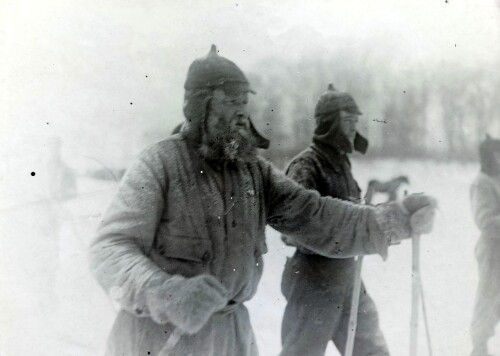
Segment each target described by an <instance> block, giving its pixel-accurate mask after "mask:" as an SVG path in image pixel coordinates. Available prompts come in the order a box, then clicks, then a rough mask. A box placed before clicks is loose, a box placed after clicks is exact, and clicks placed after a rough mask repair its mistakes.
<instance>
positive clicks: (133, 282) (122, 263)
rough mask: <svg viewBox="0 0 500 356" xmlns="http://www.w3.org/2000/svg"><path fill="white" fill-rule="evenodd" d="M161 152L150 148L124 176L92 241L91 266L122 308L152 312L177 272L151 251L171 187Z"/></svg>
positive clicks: (134, 311)
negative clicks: (160, 264)
mask: <svg viewBox="0 0 500 356" xmlns="http://www.w3.org/2000/svg"><path fill="white" fill-rule="evenodd" d="M167 185H168V183H167V176H166V172H164V168H163V165H162V161H161V158H160V157H159V154H155V153H154V151H151V150H149V151H148V150H147V151H145V152H144V153H143V154H142V155H141V156H140V158H139V159H138V160H137V161H136V162H135V163H134V164H133V165H132V166H131V167H130V169H129V170H128V172H127V174H126V175H125V176H124V178H123V180H122V182H121V183H120V186H119V188H118V191H117V193H116V196H115V198H114V200H113V201H112V203H111V206H110V207H109V209H108V211H107V212H106V214H105V215H104V218H103V220H102V223H101V226H100V227H99V229H98V231H97V237H96V239H95V240H94V241H93V243H92V244H91V246H90V256H89V257H90V268H91V272H92V273H93V275H94V276H95V278H96V279H97V281H98V282H99V284H100V285H101V286H102V287H103V288H104V289H105V290H106V291H107V292H108V293H109V294H110V296H111V297H112V298H113V299H115V300H116V301H118V302H119V303H120V305H121V307H122V308H124V309H125V310H127V311H129V312H131V313H134V314H135V315H137V316H151V303H153V301H154V300H155V296H158V295H161V293H164V292H165V291H166V290H167V289H168V288H167V282H168V280H169V279H170V278H171V276H170V275H168V274H167V273H166V272H165V271H163V270H161V269H160V268H159V267H158V266H157V265H156V264H155V263H154V262H153V261H152V260H151V259H150V258H149V257H148V253H149V252H150V251H151V248H152V245H153V241H154V237H155V233H156V228H157V226H158V224H159V222H160V219H161V217H162V214H163V210H164V205H165V200H164V199H165V196H166V192H167Z"/></svg>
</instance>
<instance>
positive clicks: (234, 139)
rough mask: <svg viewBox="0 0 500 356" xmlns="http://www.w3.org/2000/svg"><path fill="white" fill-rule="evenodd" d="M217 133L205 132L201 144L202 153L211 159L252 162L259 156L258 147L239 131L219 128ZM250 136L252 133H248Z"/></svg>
mask: <svg viewBox="0 0 500 356" xmlns="http://www.w3.org/2000/svg"><path fill="white" fill-rule="evenodd" d="M218 131H219V132H217V133H215V134H209V133H207V132H205V134H204V135H203V138H202V141H201V144H200V153H201V154H202V156H203V157H205V158H206V159H208V160H211V161H222V162H251V161H253V160H255V158H256V157H257V149H256V148H255V145H254V143H253V142H252V140H251V139H249V138H247V137H245V136H243V135H241V134H240V133H238V132H230V131H227V130H224V131H223V130H218ZM248 135H249V136H250V135H251V134H250V133H248Z"/></svg>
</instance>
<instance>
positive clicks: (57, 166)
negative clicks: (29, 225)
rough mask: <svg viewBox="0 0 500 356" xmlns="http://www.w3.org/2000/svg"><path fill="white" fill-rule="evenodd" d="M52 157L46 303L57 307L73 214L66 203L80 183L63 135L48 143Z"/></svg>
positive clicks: (49, 160)
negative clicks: (63, 253) (66, 153)
mask: <svg viewBox="0 0 500 356" xmlns="http://www.w3.org/2000/svg"><path fill="white" fill-rule="evenodd" d="M47 148H48V156H47V161H46V173H47V189H48V193H49V194H48V195H49V199H48V209H47V212H48V224H49V239H48V240H47V241H46V246H47V247H48V248H47V249H46V251H47V252H48V253H49V255H47V256H46V258H45V261H46V263H44V269H45V273H44V276H45V278H46V283H45V288H46V293H42V294H43V296H44V299H43V306H44V307H54V306H55V304H56V303H57V294H56V292H55V284H56V275H57V272H58V270H59V263H60V256H59V248H60V242H61V240H62V239H63V236H62V234H63V226H64V224H65V223H68V220H70V219H71V216H72V215H71V213H70V211H69V209H68V208H67V206H66V202H67V201H69V200H70V199H72V198H74V197H76V195H77V185H76V174H75V172H74V171H73V170H72V169H71V168H70V167H69V166H68V165H66V163H65V162H64V161H63V158H62V154H61V149H62V140H61V138H60V137H52V138H50V139H49V141H48V143H47Z"/></svg>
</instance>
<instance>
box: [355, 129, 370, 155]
mask: <svg viewBox="0 0 500 356" xmlns="http://www.w3.org/2000/svg"><path fill="white" fill-rule="evenodd" d="M354 149H355V150H356V151H358V152H360V153H362V154H365V153H366V151H367V150H368V140H367V139H366V138H364V137H363V136H361V135H360V134H359V133H358V132H356V136H354Z"/></svg>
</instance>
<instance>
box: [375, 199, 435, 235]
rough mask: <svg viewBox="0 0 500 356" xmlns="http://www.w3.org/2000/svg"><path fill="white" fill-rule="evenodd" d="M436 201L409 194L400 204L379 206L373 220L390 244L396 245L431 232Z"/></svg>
mask: <svg viewBox="0 0 500 356" xmlns="http://www.w3.org/2000/svg"><path fill="white" fill-rule="evenodd" d="M435 209H436V200H435V199H434V198H432V197H430V196H428V195H425V194H411V195H408V196H407V197H405V198H404V199H403V201H402V202H401V203H399V202H390V203H386V204H381V205H379V206H377V208H376V209H375V219H376V221H377V223H378V225H379V227H380V229H381V230H382V233H383V234H384V235H385V236H387V237H388V238H389V240H390V243H391V244H397V243H399V242H401V240H403V239H407V238H410V237H412V236H413V235H414V234H425V233H429V232H430V231H431V230H432V226H433V222H434V214H435Z"/></svg>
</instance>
